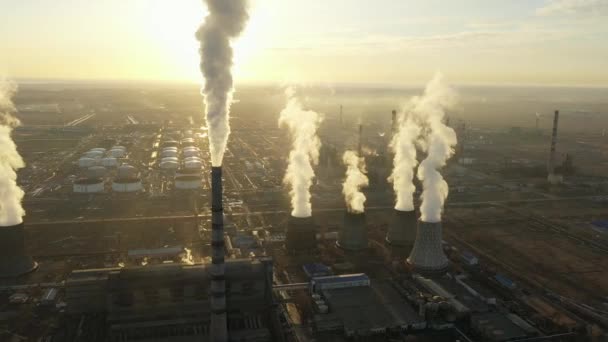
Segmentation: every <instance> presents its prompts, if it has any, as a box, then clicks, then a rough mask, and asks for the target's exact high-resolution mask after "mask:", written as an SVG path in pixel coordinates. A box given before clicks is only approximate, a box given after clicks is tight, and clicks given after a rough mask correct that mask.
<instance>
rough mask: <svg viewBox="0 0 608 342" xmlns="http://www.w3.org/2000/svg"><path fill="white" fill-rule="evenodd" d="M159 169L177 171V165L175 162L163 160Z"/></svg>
mask: <svg viewBox="0 0 608 342" xmlns="http://www.w3.org/2000/svg"><path fill="white" fill-rule="evenodd" d="M159 167H160V168H161V169H163V170H177V168H179V163H178V162H177V160H163V161H161V162H160V164H159Z"/></svg>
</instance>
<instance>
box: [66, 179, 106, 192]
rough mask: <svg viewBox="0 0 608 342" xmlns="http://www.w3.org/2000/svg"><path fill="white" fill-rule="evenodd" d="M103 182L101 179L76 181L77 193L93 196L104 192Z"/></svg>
mask: <svg viewBox="0 0 608 342" xmlns="http://www.w3.org/2000/svg"><path fill="white" fill-rule="evenodd" d="M103 188H104V186H103V180H102V179H101V178H81V179H77V180H76V181H74V184H73V190H74V192H75V193H81V194H92V193H98V192H102V191H103Z"/></svg>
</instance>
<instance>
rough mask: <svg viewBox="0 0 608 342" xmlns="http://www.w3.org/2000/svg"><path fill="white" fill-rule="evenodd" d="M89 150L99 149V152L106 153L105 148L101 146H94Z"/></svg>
mask: <svg viewBox="0 0 608 342" xmlns="http://www.w3.org/2000/svg"><path fill="white" fill-rule="evenodd" d="M90 151H99V152H101V153H106V149H105V148H103V147H95V148H92V149H90Z"/></svg>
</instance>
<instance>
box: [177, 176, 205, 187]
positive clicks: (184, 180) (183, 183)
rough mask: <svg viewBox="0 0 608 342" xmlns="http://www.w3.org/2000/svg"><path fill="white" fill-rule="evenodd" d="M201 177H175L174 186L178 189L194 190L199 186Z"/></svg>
mask: <svg viewBox="0 0 608 342" xmlns="http://www.w3.org/2000/svg"><path fill="white" fill-rule="evenodd" d="M201 183H202V177H201V176H198V175H187V176H177V177H175V188H176V189H179V190H195V189H199V188H200V187H201Z"/></svg>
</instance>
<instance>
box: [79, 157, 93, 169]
mask: <svg viewBox="0 0 608 342" xmlns="http://www.w3.org/2000/svg"><path fill="white" fill-rule="evenodd" d="M95 165H97V159H93V158H87V157H82V158H80V159H78V166H79V167H82V168H89V167H91V166H95Z"/></svg>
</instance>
